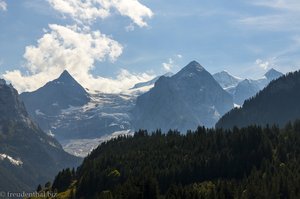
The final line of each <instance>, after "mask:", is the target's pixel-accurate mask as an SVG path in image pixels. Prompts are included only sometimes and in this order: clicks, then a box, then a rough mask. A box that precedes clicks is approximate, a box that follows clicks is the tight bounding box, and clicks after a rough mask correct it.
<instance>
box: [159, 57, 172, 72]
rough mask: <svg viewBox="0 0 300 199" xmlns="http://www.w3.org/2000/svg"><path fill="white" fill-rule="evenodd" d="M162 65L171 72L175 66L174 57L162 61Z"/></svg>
mask: <svg viewBox="0 0 300 199" xmlns="http://www.w3.org/2000/svg"><path fill="white" fill-rule="evenodd" d="M162 66H163V68H164V70H165V71H167V72H170V71H171V70H172V68H173V67H174V60H173V59H172V58H169V60H168V62H165V63H162Z"/></svg>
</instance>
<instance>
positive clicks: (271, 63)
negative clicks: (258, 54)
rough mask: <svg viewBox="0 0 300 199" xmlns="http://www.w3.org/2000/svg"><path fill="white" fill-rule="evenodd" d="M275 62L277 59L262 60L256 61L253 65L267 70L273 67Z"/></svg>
mask: <svg viewBox="0 0 300 199" xmlns="http://www.w3.org/2000/svg"><path fill="white" fill-rule="evenodd" d="M276 62H277V58H276V57H272V58H270V59H267V60H262V59H257V60H256V61H255V64H256V65H257V66H259V67H260V68H262V69H264V70H267V69H269V68H272V67H275V66H276Z"/></svg>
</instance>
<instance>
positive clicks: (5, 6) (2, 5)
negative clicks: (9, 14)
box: [0, 0, 7, 11]
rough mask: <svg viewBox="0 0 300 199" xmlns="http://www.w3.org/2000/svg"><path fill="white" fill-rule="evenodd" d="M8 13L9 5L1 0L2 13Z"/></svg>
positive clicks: (0, 8)
mask: <svg viewBox="0 0 300 199" xmlns="http://www.w3.org/2000/svg"><path fill="white" fill-rule="evenodd" d="M1 10H3V11H6V10H7V4H6V2H5V1H4V0H0V11H1Z"/></svg>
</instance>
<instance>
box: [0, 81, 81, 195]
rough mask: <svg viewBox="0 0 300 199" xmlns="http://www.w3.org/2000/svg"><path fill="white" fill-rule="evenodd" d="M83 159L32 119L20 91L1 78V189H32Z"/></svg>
mask: <svg viewBox="0 0 300 199" xmlns="http://www.w3.org/2000/svg"><path fill="white" fill-rule="evenodd" d="M80 161H81V160H80V159H79V158H75V157H74V156H71V155H70V154H68V153H66V152H65V151H64V150H63V149H62V146H61V145H60V144H59V143H58V142H57V141H56V140H55V139H54V138H53V137H50V136H48V135H46V134H45V133H44V132H43V131H42V130H41V129H40V128H39V127H38V126H37V125H36V124H35V123H34V122H32V120H31V119H30V118H29V117H28V113H27V112H26V109H25V106H24V104H23V102H22V101H21V100H20V98H19V95H18V93H17V91H16V90H15V89H14V88H13V87H12V86H11V85H7V84H6V83H5V81H4V80H0V187H1V191H10V192H16V191H32V190H34V189H35V188H36V185H37V184H38V183H45V182H47V181H49V180H52V177H53V175H54V174H55V173H57V172H58V171H59V170H61V169H62V168H65V167H75V166H77V165H78V164H79V163H80Z"/></svg>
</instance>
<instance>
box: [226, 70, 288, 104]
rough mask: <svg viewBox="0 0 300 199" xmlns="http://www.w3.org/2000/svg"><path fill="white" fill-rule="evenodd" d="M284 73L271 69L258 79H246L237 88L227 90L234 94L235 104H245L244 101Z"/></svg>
mask: <svg viewBox="0 0 300 199" xmlns="http://www.w3.org/2000/svg"><path fill="white" fill-rule="evenodd" d="M282 75H283V74H282V73H281V72H279V71H277V70H275V69H273V68H272V69H270V70H269V71H268V72H267V73H265V75H264V76H263V77H262V78H260V79H257V80H252V79H245V80H244V81H240V82H239V83H238V84H237V85H236V87H235V88H230V90H227V91H228V92H230V93H231V94H232V96H233V100H234V103H235V104H238V105H243V103H244V101H245V100H246V99H248V98H250V97H252V96H254V95H255V94H256V93H258V92H259V91H260V90H262V89H263V88H265V87H266V86H267V85H268V84H269V83H270V82H271V81H273V80H275V79H277V78H279V77H280V76H282Z"/></svg>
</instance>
